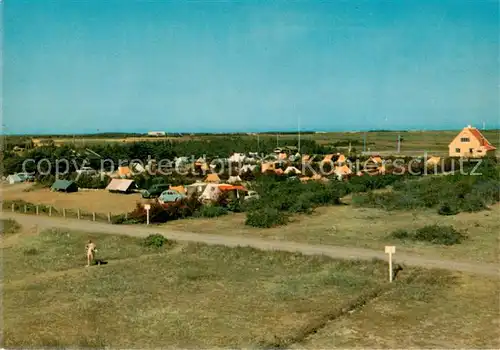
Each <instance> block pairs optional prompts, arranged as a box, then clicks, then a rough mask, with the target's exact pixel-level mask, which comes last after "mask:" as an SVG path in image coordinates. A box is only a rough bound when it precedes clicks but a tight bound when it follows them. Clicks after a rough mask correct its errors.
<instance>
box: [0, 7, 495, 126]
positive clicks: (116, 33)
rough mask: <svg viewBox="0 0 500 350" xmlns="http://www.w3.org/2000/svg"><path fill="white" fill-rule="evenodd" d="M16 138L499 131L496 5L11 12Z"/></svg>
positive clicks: (10, 117)
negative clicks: (152, 132) (45, 135)
mask: <svg viewBox="0 0 500 350" xmlns="http://www.w3.org/2000/svg"><path fill="white" fill-rule="evenodd" d="M2 6H3V28H4V38H3V40H4V45H3V47H4V51H3V107H4V110H3V124H5V125H6V132H7V133H86V132H96V131H97V130H98V129H99V131H100V132H103V131H137V132H142V131H148V130H165V131H169V132H170V131H172V132H175V131H199V132H204V131H264V130H276V129H280V130H293V129H296V128H297V120H298V119H299V118H300V120H301V128H302V129H313V130H368V129H380V128H382V129H458V128H462V127H463V126H465V125H466V124H473V125H477V126H480V124H482V121H483V120H484V121H485V122H486V126H487V127H498V126H499V97H498V96H499V95H498V93H499V90H498V87H499V85H498V84H499V62H498V48H499V36H498V32H499V8H498V3H497V2H496V1H487V0H478V1H462V0H441V1H426V0H413V1H412V0H406V1H403V0H401V1H376V0H373V1H358V2H356V1H327V2H319V1H301V2H286V1H245V2H243V1H239V2H223V1H203V2H201V1H200V2H186V1H128V0H120V1H118V0H114V1H104V0H85V1H68V0H64V1H63V0H59V1H56V0H52V1H49V0H46V1H42V0H40V1H28V0H24V1H23V0H5V1H3V4H2Z"/></svg>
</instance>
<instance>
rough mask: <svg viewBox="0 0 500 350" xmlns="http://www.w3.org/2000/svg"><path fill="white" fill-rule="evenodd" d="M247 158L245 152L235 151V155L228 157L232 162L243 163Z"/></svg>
mask: <svg viewBox="0 0 500 350" xmlns="http://www.w3.org/2000/svg"><path fill="white" fill-rule="evenodd" d="M245 158H246V157H245V155H244V154H243V153H233V155H232V156H231V157H229V158H228V161H229V162H230V163H243V162H244V161H245Z"/></svg>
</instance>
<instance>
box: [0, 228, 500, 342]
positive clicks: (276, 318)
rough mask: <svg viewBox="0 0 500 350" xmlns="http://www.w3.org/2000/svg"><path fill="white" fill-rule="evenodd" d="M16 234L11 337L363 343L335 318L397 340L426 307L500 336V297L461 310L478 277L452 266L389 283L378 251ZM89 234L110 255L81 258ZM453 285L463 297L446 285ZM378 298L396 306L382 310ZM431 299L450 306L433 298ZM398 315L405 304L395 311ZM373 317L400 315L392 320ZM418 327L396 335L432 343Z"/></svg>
mask: <svg viewBox="0 0 500 350" xmlns="http://www.w3.org/2000/svg"><path fill="white" fill-rule="evenodd" d="M15 235H18V239H17V240H16V241H15V244H12V245H8V246H3V247H2V253H3V258H4V281H3V313H4V324H3V326H4V334H3V335H4V338H3V346H4V347H33V346H35V347H42V346H47V347H49V346H50V347H56V346H61V347H68V346H80V347H92V348H99V347H104V346H109V347H118V348H153V347H162V348H165V347H177V348H178V347H190V348H207V347H210V348H213V347H262V348H268V347H271V346H273V347H290V346H298V345H307V346H309V345H311V344H312V346H313V347H314V346H316V345H318V346H322V347H333V346H342V345H345V346H355V345H356V344H358V343H357V342H356V341H352V342H349V339H348V338H345V339H344V338H335V339H333V337H332V336H331V335H332V334H333V333H332V332H334V331H335V330H337V328H338V327H337V326H333V328H330V326H331V325H332V324H335V322H344V323H342V324H345V322H347V323H348V324H349V325H350V324H351V323H352V327H358V328H357V332H358V333H359V334H363V332H365V331H366V332H372V333H376V336H377V337H378V338H377V339H375V340H376V341H377V342H376V343H372V344H392V343H391V339H393V337H394V334H395V332H398V330H399V331H400V332H402V334H407V333H405V332H408V329H409V327H410V328H411V327H415V324H416V320H420V319H421V318H423V315H425V314H426V313H428V316H427V318H426V322H432V327H433V329H436V330H439V329H441V330H442V331H441V333H442V335H443V336H444V335H445V334H448V333H449V334H450V335H451V334H453V335H454V337H453V338H450V340H449V342H450V344H458V345H460V346H479V345H482V344H491V345H492V346H493V345H497V346H495V347H498V344H496V343H495V339H496V338H495V337H494V336H495V333H494V332H493V331H492V326H493V324H490V323H491V322H492V320H493V318H492V317H494V316H495V310H498V307H497V308H492V309H491V310H490V311H488V312H483V313H476V314H473V315H472V316H471V317H468V316H467V315H466V314H464V317H463V318H460V317H458V316H460V314H461V312H462V311H461V309H459V308H457V306H460V305H463V304H465V303H467V302H470V297H471V295H472V294H471V295H468V294H467V293H466V292H464V291H466V289H465V288H464V286H463V285H462V284H466V285H467V286H470V285H473V284H474V283H477V280H475V279H472V278H471V279H470V280H463V279H460V277H456V276H455V275H451V274H450V273H448V272H445V271H427V270H422V269H413V268H412V269H410V268H404V270H403V271H401V272H400V274H399V275H398V278H397V279H396V281H395V282H394V283H393V284H388V283H387V281H386V280H387V276H386V274H387V265H386V264H385V263H384V262H381V261H372V262H360V261H339V260H333V259H329V258H326V257H312V256H303V255H300V254H291V253H283V252H263V251H258V250H255V249H251V248H226V247H221V246H206V245H201V244H180V243H179V244H178V243H174V242H170V243H168V244H166V245H164V246H163V247H160V248H151V247H146V246H144V245H143V244H142V240H140V239H135V238H130V237H121V236H120V237H118V236H112V235H92V234H90V235H89V234H86V233H85V234H84V233H80V232H66V231H60V230H48V231H43V232H41V233H40V234H27V233H24V232H23V231H22V230H21V233H17V234H15ZM89 238H91V239H94V240H95V241H96V243H97V247H98V253H97V254H98V256H97V257H98V258H99V259H103V260H105V261H107V264H106V265H101V266H92V267H90V268H85V267H84V265H85V262H86V261H85V254H84V253H85V252H84V245H85V242H86V241H87V239H89ZM485 286H486V285H485ZM490 287H491V286H490V285H488V286H486V287H485V289H484V290H482V292H481V293H476V292H475V294H473V296H474V297H475V298H477V301H476V304H477V305H483V304H484V305H486V304H487V303H490V305H494V304H491V302H492V298H493V297H494V296H496V294H495V293H496V292H497V291H496V290H494V289H491V288H490ZM468 288H469V287H468ZM468 290H469V291H471V290H472V289H471V288H469V289H468ZM451 292H453V293H455V294H451V295H453V297H454V298H448V297H447V295H449V293H451ZM381 303H382V304H381ZM377 305H383V307H384V308H386V310H388V311H387V312H384V313H382V314H381V315H378V316H377V315H376V313H377V312H380V307H381V306H377ZM433 305H437V306H439V305H440V306H441V309H439V308H438V309H436V310H434V309H432V310H429V309H428V306H431V307H434V306H433ZM412 310H415V312H416V313H417V314H414V313H413V311H412ZM470 311H471V308H470V307H469V308H464V309H463V312H470ZM391 315H396V316H397V315H399V316H398V317H397V318H396V320H397V322H394V321H393V320H392V319H390V317H392V316H391ZM496 316H498V315H496ZM374 317H378V319H381V320H386V319H390V320H388V321H387V322H389V321H391V320H392V321H391V322H392V323H388V324H389V327H387V328H384V325H383V324H378V325H376V324H375V322H376V321H375V322H374V320H376V319H375V318H374ZM384 317H385V319H384ZM419 317H420V318H419ZM450 318H452V319H453V320H454V323H453V326H456V327H458V329H462V330H464V329H465V330H466V331H465V332H464V333H463V335H461V334H460V333H456V332H454V331H452V329H451V326H450V324H449V322H450ZM349 322H351V323H349ZM348 327H351V326H348ZM377 327H378V328H377ZM479 327H487V328H483V329H484V331H485V333H484V337H483V338H481V339H479V338H478V337H472V338H471V337H469V336H470V335H471V334H473V335H476V334H477V333H475V332H476V331H475V330H477V329H478V328H479ZM417 329H418V328H417ZM447 332H448V333H447ZM420 338H421V337H420V336H419V334H418V333H415V335H414V336H413V338H412V337H402V339H403V340H404V341H403V342H402V343H398V344H397V346H398V347H399V346H427V345H432V343H429V342H426V341H425V339H424V340H420ZM370 340H374V339H371V338H370V339H365V340H364V341H365V343H366V344H368V342H369V341H370ZM365 343H362V342H360V343H359V344H365ZM294 344H295V345H294Z"/></svg>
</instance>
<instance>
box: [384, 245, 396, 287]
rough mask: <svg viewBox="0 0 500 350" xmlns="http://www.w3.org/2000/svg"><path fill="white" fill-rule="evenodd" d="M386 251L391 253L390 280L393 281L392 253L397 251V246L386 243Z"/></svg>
mask: <svg viewBox="0 0 500 350" xmlns="http://www.w3.org/2000/svg"><path fill="white" fill-rule="evenodd" d="M385 253H386V254H389V282H392V254H394V253H396V247H395V246H393V245H386V246H385Z"/></svg>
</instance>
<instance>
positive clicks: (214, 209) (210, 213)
mask: <svg viewBox="0 0 500 350" xmlns="http://www.w3.org/2000/svg"><path fill="white" fill-rule="evenodd" d="M226 214H227V209H226V208H223V207H221V206H218V205H204V206H202V207H201V208H200V209H198V211H197V212H196V214H195V215H196V216H197V217H203V218H215V217H218V216H222V215H226Z"/></svg>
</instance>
